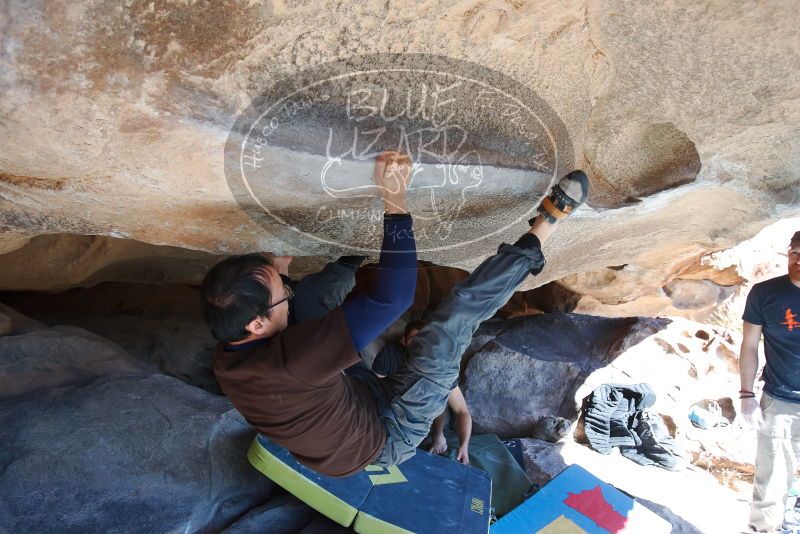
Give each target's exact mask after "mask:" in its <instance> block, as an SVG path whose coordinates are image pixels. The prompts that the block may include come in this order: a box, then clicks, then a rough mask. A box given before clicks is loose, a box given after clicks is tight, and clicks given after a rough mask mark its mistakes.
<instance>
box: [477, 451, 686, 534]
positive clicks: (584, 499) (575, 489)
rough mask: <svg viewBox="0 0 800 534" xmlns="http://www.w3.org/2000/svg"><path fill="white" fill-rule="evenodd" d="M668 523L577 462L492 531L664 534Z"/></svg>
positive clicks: (499, 533) (668, 529)
mask: <svg viewBox="0 0 800 534" xmlns="http://www.w3.org/2000/svg"><path fill="white" fill-rule="evenodd" d="M671 531H672V525H670V523H669V522H668V521H666V520H665V519H663V518H661V517H659V516H657V515H656V514H654V513H653V512H651V511H650V510H648V509H647V508H645V507H644V506H642V505H641V504H639V503H638V502H636V499H634V498H633V497H631V496H629V495H627V494H625V493H623V492H621V491H620V490H618V489H617V488H615V487H614V486H612V485H611V484H608V483H606V482H603V481H602V480H600V479H599V478H597V477H596V476H594V475H593V474H591V473H590V472H589V471H587V470H586V469H584V468H583V467H581V466H579V465H572V466H570V467H568V468H566V469H565V470H564V471H562V472H561V473H559V475H558V476H556V477H555V478H554V479H553V480H551V481H550V482H548V483H547V484H546V485H545V486H544V487H543V488H542V489H540V490H539V491H538V492H536V493H535V494H534V495H533V496H532V497H530V498H529V499H527V500H526V501H525V502H523V503H522V504H520V505H519V506H518V507H516V508H515V509H514V510H512V511H511V512H509V513H508V514H506V515H505V516H503V517H502V518H501V519H500V520H499V521H498V522H497V523H495V524H494V525H492V529H491V534H518V533H520V532H531V533H541V534H584V533H586V534H608V533H609V532H610V533H611V534H616V533H625V534H628V533H631V534H632V533H637V534H638V533H640V532H647V533H648V534H662V533H663V534H669V532H671Z"/></svg>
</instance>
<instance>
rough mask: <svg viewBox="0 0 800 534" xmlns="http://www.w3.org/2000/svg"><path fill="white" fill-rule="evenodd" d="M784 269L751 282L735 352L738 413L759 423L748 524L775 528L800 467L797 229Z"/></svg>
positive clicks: (756, 528)
mask: <svg viewBox="0 0 800 534" xmlns="http://www.w3.org/2000/svg"><path fill="white" fill-rule="evenodd" d="M787 255H788V259H789V262H788V263H789V265H788V273H787V274H785V275H783V276H778V277H777V278H771V279H769V280H765V281H763V282H760V283H758V284H755V285H754V286H753V288H752V289H751V290H750V293H749V294H748V295H747V302H746V304H745V308H744V313H743V316H742V320H743V328H742V350H741V354H740V356H739V374H740V378H741V388H742V389H741V390H740V391H739V398H740V399H741V412H742V416H743V417H744V419H745V420H746V421H747V422H749V423H752V424H755V425H757V426H758V446H757V449H756V473H755V479H754V480H753V502H752V505H751V508H750V528H751V529H752V531H754V532H774V531H777V530H779V529H780V528H781V527H782V526H784V527H787V528H788V527H790V525H784V514H785V511H786V510H785V508H786V498H787V496H788V493H789V489H790V488H791V486H792V481H793V479H794V474H795V471H796V470H797V468H798V467H800V462H798V454H800V328H798V327H800V322H798V321H797V320H796V319H797V316H796V313H797V312H800V232H795V234H794V235H793V236H792V238H791V240H790V241H789V250H788V254H787ZM762 334H763V335H764V356H765V358H766V365H765V366H764V372H763V374H762V377H763V379H764V390H763V392H762V394H761V403H760V405H759V402H758V401H756V394H755V393H753V383H754V382H755V378H756V371H757V370H758V344H759V342H760V341H761V335H762Z"/></svg>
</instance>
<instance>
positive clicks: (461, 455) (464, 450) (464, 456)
mask: <svg viewBox="0 0 800 534" xmlns="http://www.w3.org/2000/svg"><path fill="white" fill-rule="evenodd" d="M456 460H458V461H459V462H461V463H462V464H464V465H469V445H468V444H466V443H464V444H463V445H461V446H460V447H459V448H458V454H457V455H456Z"/></svg>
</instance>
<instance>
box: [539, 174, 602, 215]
mask: <svg viewBox="0 0 800 534" xmlns="http://www.w3.org/2000/svg"><path fill="white" fill-rule="evenodd" d="M588 196H589V178H587V177H586V173H584V172H583V171H578V170H576V171H572V172H571V173H569V174H568V175H566V176H564V177H563V178H562V179H561V180H559V182H558V183H557V184H556V185H554V186H553V187H552V189H550V194H548V195H547V196H546V197H545V198H544V199H543V200H542V202H541V203H540V204H539V207H538V208H537V211H538V212H539V213H541V214H542V216H543V217H544V218H545V219H547V221H548V222H549V223H551V224H555V223H556V222H558V221H559V220H561V219H565V218H567V217H569V216H570V215H571V214H572V212H573V211H575V210H576V209H578V208H579V207H580V206H581V205H583V203H584V202H586V198H587V197H588ZM528 222H529V223H530V224H533V219H531V220H530V221H528Z"/></svg>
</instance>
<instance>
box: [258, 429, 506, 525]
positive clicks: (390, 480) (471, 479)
mask: <svg viewBox="0 0 800 534" xmlns="http://www.w3.org/2000/svg"><path fill="white" fill-rule="evenodd" d="M247 459H248V460H249V461H250V463H251V464H252V465H253V467H255V468H256V469H258V470H259V471H261V472H262V473H263V474H264V475H266V476H267V477H269V478H270V479H271V480H272V481H274V482H275V483H277V484H278V485H280V486H282V487H283V488H284V489H286V491H288V492H289V493H291V494H293V495H294V496H295V497H297V498H298V499H300V500H301V501H303V502H305V503H306V504H308V505H309V506H311V507H312V508H314V509H315V510H317V511H319V512H320V513H322V514H324V515H325V516H327V517H329V518H330V519H332V520H333V521H336V522H337V523H339V524H340V525H344V526H346V527H347V526H349V527H352V528H353V529H354V530H355V531H356V532H359V533H362V534H371V533H378V532H380V533H393V532H397V533H405V532H417V533H421V534H422V533H428V532H430V533H437V534H438V533H441V532H462V533H465V534H471V533H476V534H477V533H481V534H486V533H487V532H488V531H489V511H490V510H489V508H490V502H491V494H492V482H491V479H490V478H489V475H488V474H486V473H484V472H483V471H480V470H478V469H475V468H472V467H469V466H466V465H461V464H459V463H456V462H452V461H450V460H448V459H447V458H441V457H438V456H434V455H432V454H429V453H427V452H424V451H419V452H417V454H416V455H415V456H413V457H412V458H411V459H409V460H407V461H406V462H404V463H403V464H401V465H399V466H394V467H391V468H388V469H385V468H382V467H378V466H373V465H370V466H367V468H366V469H365V470H364V471H362V472H361V473H358V474H356V475H353V476H349V477H345V478H333V477H328V476H325V475H320V474H318V473H316V472H314V471H312V470H311V469H308V468H307V467H305V466H303V465H302V464H300V463H299V462H297V460H295V459H294V457H293V456H292V455H291V453H290V452H289V451H287V450H286V449H284V448H283V447H280V446H278V445H276V444H274V443H272V442H271V441H269V440H268V439H267V438H265V437H264V436H261V435H258V436H256V439H255V440H254V441H253V444H252V446H251V447H250V450H249V451H248V453H247Z"/></svg>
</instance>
